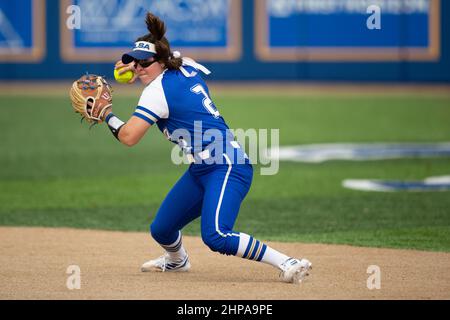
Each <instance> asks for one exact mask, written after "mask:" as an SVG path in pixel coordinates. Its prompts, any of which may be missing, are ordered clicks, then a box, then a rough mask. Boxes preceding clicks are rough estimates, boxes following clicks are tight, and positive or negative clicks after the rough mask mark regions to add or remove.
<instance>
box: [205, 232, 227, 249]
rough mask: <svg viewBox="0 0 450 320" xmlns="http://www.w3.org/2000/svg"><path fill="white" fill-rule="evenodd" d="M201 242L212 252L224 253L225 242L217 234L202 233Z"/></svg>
mask: <svg viewBox="0 0 450 320" xmlns="http://www.w3.org/2000/svg"><path fill="white" fill-rule="evenodd" d="M202 240H203V242H204V243H205V244H206V245H207V246H208V247H209V248H210V249H211V250H212V251H214V252H220V253H226V252H225V248H226V240H225V238H224V237H221V236H220V235H219V234H218V233H217V232H202Z"/></svg>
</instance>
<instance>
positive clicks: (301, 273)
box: [280, 258, 312, 283]
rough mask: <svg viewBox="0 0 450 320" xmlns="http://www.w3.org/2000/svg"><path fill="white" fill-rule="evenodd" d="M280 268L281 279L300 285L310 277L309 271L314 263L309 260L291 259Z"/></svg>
mask: <svg viewBox="0 0 450 320" xmlns="http://www.w3.org/2000/svg"><path fill="white" fill-rule="evenodd" d="M280 268H281V273H280V278H281V279H282V280H283V281H284V282H289V283H300V282H302V281H303V280H304V279H305V278H306V277H307V276H309V271H310V270H311V269H312V263H311V262H309V261H308V260H307V259H301V260H298V259H294V258H289V259H287V260H286V261H285V262H283V263H282V264H281V265H280Z"/></svg>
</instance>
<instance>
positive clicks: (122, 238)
mask: <svg viewBox="0 0 450 320" xmlns="http://www.w3.org/2000/svg"><path fill="white" fill-rule="evenodd" d="M184 243H185V246H186V248H187V250H188V253H189V255H190V258H191V264H192V269H191V270H190V272H188V273H141V272H140V270H139V267H140V266H141V264H142V263H143V262H145V261H146V260H148V259H150V258H154V257H157V256H159V255H160V254H162V249H161V248H160V247H158V245H157V244H156V243H155V242H154V241H153V240H152V239H151V237H150V235H149V234H146V233H132V232H116V231H95V230H76V229H51V228H22V227H0V268H1V273H0V299H152V300H155V299H156V300H158V299H164V300H178V299H213V300H217V299H224V300H225V299H239V300H240V299H252V300H278V299H287V300H301V299H450V273H449V272H448V270H449V267H450V253H439V252H422V251H413V250H393V249H377V248H362V247H352V246H342V245H339V246H337V245H323V244H300V243H279V242H267V243H268V244H269V245H270V246H272V247H273V248H276V249H279V250H281V251H283V252H285V253H286V254H289V255H292V256H295V257H307V258H308V259H309V260H311V262H312V263H313V270H312V273H311V275H310V276H309V277H308V278H307V280H306V281H305V282H303V283H302V284H300V285H292V284H286V283H282V282H280V281H279V279H278V272H277V270H275V269H274V268H272V267H271V266H268V265H265V264H262V263H255V262H253V261H248V260H243V259H240V258H236V257H229V256H223V255H220V254H218V253H214V252H211V251H210V250H209V249H208V248H207V247H206V246H205V245H204V244H203V243H202V241H201V239H200V238H198V237H188V236H186V237H184ZM70 265H78V266H79V267H80V270H81V274H80V276H81V288H80V289H79V290H77V289H74V290H69V289H68V288H67V286H66V282H67V279H68V277H69V276H70V274H67V273H66V271H67V268H68V267H69V266H70ZM370 265H377V266H379V267H380V271H381V288H380V289H373V290H369V289H368V288H367V279H368V278H369V276H370V274H368V273H367V268H368V267H369V266H370Z"/></svg>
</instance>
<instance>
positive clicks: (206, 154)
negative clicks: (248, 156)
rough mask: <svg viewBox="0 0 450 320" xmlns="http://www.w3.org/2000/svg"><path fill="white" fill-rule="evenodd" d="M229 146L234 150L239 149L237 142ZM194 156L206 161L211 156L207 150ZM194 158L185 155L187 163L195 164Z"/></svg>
mask: <svg viewBox="0 0 450 320" xmlns="http://www.w3.org/2000/svg"><path fill="white" fill-rule="evenodd" d="M230 144H231V145H232V146H233V148H235V149H239V148H240V147H241V146H240V145H239V143H238V142H237V141H230ZM195 156H197V157H198V158H200V159H202V160H206V159H209V157H210V156H211V153H210V152H209V150H208V149H206V150H203V151H201V152H198V153H196V154H195ZM195 156H194V155H193V154H191V153H188V154H186V157H187V159H188V161H189V163H194V162H195Z"/></svg>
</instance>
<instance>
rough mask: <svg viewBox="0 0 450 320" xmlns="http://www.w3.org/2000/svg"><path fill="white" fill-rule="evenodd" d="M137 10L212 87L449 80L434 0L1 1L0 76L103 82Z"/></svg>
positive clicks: (448, 8) (443, 28) (447, 44)
mask: <svg viewBox="0 0 450 320" xmlns="http://www.w3.org/2000/svg"><path fill="white" fill-rule="evenodd" d="M147 10H150V11H152V12H154V13H155V14H157V15H159V16H160V17H162V18H163V19H164V20H165V21H166V23H167V26H168V32H167V37H168V38H169V40H170V41H171V44H172V47H173V49H174V50H175V49H176V50H179V51H181V53H182V54H183V55H186V56H190V57H192V58H194V59H197V60H198V61H199V62H203V63H205V64H206V65H207V66H208V67H209V68H210V69H211V70H213V74H212V75H211V77H210V78H211V79H215V80H309V81H334V80H337V81H401V82H450V54H449V49H450V37H449V36H450V32H449V31H450V25H449V19H448V17H449V16H450V3H449V1H442V0H326V1H325V0H185V1H180V0H164V1H160V0H96V1H92V0H15V1H3V0H2V1H1V2H0V71H1V72H0V79H11V78H12V79H17V80H22V79H63V78H70V79H73V78H76V77H78V76H79V75H80V74H81V73H84V72H85V71H89V72H91V73H98V74H103V75H106V76H107V77H112V69H113V64H114V62H115V61H116V60H118V59H119V58H120V56H121V54H122V53H123V52H124V51H126V50H129V49H130V48H131V47H132V45H133V41H134V40H135V39H136V38H137V37H138V36H140V35H143V34H145V33H146V29H145V24H144V16H145V12H146V11H147Z"/></svg>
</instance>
